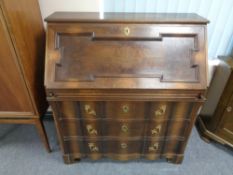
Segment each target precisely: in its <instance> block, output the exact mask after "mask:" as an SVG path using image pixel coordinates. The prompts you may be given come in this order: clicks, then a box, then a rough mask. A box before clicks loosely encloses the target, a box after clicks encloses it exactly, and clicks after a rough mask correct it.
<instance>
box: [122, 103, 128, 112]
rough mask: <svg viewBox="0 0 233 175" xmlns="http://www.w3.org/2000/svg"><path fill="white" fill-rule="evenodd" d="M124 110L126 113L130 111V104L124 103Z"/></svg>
mask: <svg viewBox="0 0 233 175" xmlns="http://www.w3.org/2000/svg"><path fill="white" fill-rule="evenodd" d="M122 110H123V112H124V113H128V112H129V106H128V105H123V106H122Z"/></svg>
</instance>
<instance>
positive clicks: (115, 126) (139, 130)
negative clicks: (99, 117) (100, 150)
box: [104, 119, 145, 137]
mask: <svg viewBox="0 0 233 175" xmlns="http://www.w3.org/2000/svg"><path fill="white" fill-rule="evenodd" d="M144 128H145V121H144V120H126V119H125V120H105V121H104V135H105V136H110V137H116V136H117V137H142V136H143V135H144Z"/></svg>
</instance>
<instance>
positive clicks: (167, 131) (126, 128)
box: [59, 119, 190, 138]
mask: <svg viewBox="0 0 233 175" xmlns="http://www.w3.org/2000/svg"><path fill="white" fill-rule="evenodd" d="M189 123H190V122H189V120H132V119H124V120H123V119H122V120H119V119H118V120H116V119H89V120H82V119H63V120H60V121H59V125H60V128H61V131H62V134H63V137H95V138H96V137H101V136H104V137H144V136H146V137H151V138H158V137H173V138H177V137H184V133H185V128H186V127H187V126H188V125H189Z"/></svg>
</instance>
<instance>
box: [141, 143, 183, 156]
mask: <svg viewBox="0 0 233 175" xmlns="http://www.w3.org/2000/svg"><path fill="white" fill-rule="evenodd" d="M182 144H184V142H183V141H181V140H163V141H158V140H156V139H151V140H147V141H146V142H145V147H144V156H145V158H147V159H150V160H155V159H158V158H160V157H161V156H162V155H170V156H172V155H175V154H182V153H181V152H180V150H181V149H180V148H181V146H182Z"/></svg>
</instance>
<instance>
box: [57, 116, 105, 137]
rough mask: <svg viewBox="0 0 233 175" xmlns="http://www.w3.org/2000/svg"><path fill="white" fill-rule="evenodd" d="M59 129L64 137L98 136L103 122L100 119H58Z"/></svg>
mask: <svg viewBox="0 0 233 175" xmlns="http://www.w3.org/2000/svg"><path fill="white" fill-rule="evenodd" d="M60 126H61V130H62V132H63V136H64V137H77V136H86V137H99V136H101V135H103V134H102V129H103V128H104V127H103V122H102V121H101V120H96V119H93V120H91V119H89V120H80V119H69V120H60Z"/></svg>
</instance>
